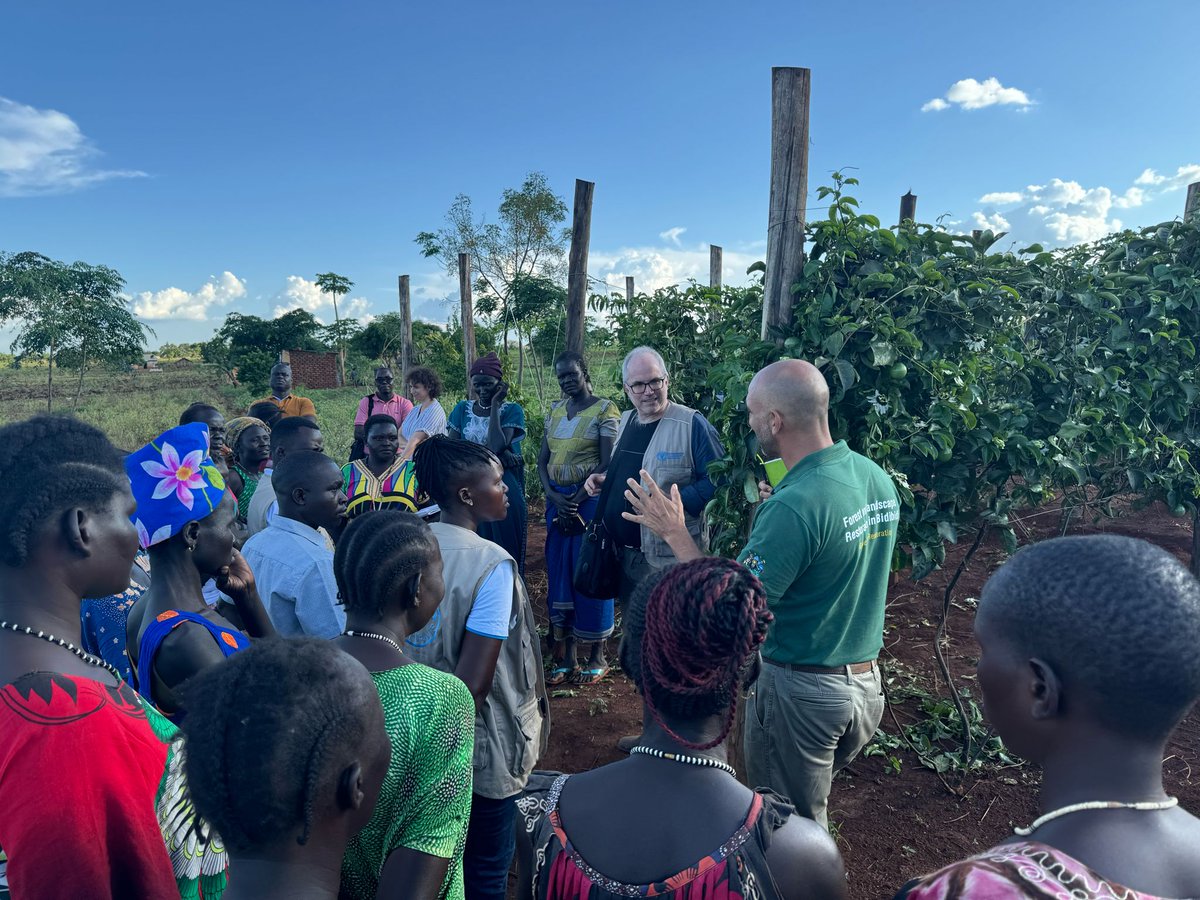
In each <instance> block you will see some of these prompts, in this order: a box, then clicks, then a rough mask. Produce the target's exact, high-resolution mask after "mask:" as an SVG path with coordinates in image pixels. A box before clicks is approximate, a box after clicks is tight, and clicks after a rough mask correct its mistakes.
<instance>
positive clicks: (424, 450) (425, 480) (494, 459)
mask: <svg viewBox="0 0 1200 900" xmlns="http://www.w3.org/2000/svg"><path fill="white" fill-rule="evenodd" d="M413 462H414V464H415V474H416V476H417V484H419V485H420V486H421V489H422V490H424V491H425V492H426V493H427V494H429V496H430V497H432V498H433V502H434V503H436V504H438V506H449V505H450V501H451V499H452V498H453V497H454V496H455V494H457V493H458V491H459V489H460V488H462V487H464V486H465V485H466V483H467V480H468V479H469V478H471V477H476V476H478V475H479V474H480V473H481V472H485V471H487V470H488V469H489V468H490V467H491V466H492V465H493V464H495V465H497V466H498V465H500V458H499V457H498V456H496V454H495V453H493V452H492V451H491V450H489V449H488V448H487V447H485V446H483V444H476V443H475V442H474V441H463V440H456V439H454V438H448V437H444V436H442V435H434V436H433V437H430V438H427V439H426V440H423V441H421V443H420V444H419V445H418V446H417V449H416V451H415V452H414V453H413Z"/></svg>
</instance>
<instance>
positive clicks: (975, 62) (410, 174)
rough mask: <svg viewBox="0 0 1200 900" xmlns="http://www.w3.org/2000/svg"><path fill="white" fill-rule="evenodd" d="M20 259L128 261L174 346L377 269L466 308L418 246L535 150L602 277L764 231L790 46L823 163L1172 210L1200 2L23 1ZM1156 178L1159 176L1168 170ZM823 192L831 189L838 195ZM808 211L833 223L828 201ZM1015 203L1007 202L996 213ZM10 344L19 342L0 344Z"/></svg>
mask: <svg viewBox="0 0 1200 900" xmlns="http://www.w3.org/2000/svg"><path fill="white" fill-rule="evenodd" d="M4 28H5V31H6V32H7V36H6V39H5V52H4V54H3V55H2V56H0V250H9V251H17V250H26V249H31V250H38V251H41V252H43V253H46V254H48V255H50V256H53V257H56V258H60V259H66V260H75V259H83V260H86V261H88V262H92V263H104V264H107V265H111V266H113V267H115V268H116V269H117V270H119V271H120V272H121V273H122V274H123V275H124V276H125V278H126V280H127V282H128V291H129V293H130V295H131V297H132V298H133V303H134V306H135V308H136V309H138V310H139V311H141V312H142V313H144V317H145V318H146V319H147V321H149V323H150V324H151V325H152V326H153V327H154V328H155V329H156V331H157V333H158V340H159V342H162V341H178V340H202V339H205V338H207V337H208V336H210V335H211V333H212V331H213V330H214V329H215V328H216V327H217V326H218V325H219V324H220V321H221V319H222V317H223V316H224V315H225V314H226V313H227V312H229V311H231V310H235V309H236V310H239V311H242V312H246V313H253V314H257V315H263V316H270V315H272V314H274V313H275V311H276V310H282V309H285V308H289V307H294V306H297V305H300V306H304V307H305V308H309V309H311V310H312V311H313V312H314V313H315V314H316V315H317V316H318V317H320V318H323V319H331V318H332V314H331V309H330V307H329V306H328V305H327V304H326V303H325V302H324V299H323V298H321V297H320V296H318V295H317V294H316V292H315V290H314V288H313V286H312V284H311V279H312V278H313V276H314V274H315V273H317V272H324V271H335V272H339V273H342V274H345V275H347V276H348V277H350V278H351V279H352V280H353V281H354V282H355V283H356V286H355V288H354V290H353V291H352V292H351V294H350V296H349V298H348V306H349V307H350V310H351V314H356V315H370V314H380V313H382V312H387V311H390V310H393V309H395V308H396V276H397V275H398V274H401V273H407V274H410V275H411V276H412V279H413V287H414V305H415V311H416V314H417V315H418V316H421V317H425V318H430V319H434V320H444V318H445V316H446V313H447V311H448V307H447V305H446V304H445V302H444V301H445V298H447V297H450V298H456V297H457V287H456V284H455V283H454V282H453V281H452V280H451V279H448V278H446V277H445V275H444V274H443V273H442V272H441V270H440V268H439V267H438V265H437V264H436V263H434V262H433V261H431V260H426V259H423V258H422V257H421V256H420V254H419V252H418V250H417V247H416V245H415V244H414V243H413V237H414V236H415V235H416V233H417V232H419V231H422V230H426V229H430V230H432V229H434V228H436V227H437V226H438V225H439V224H440V223H441V220H442V217H443V215H444V213H445V211H446V209H447V207H448V206H449V205H450V203H451V202H452V200H453V199H454V196H455V195H456V194H458V193H460V192H462V193H467V194H469V195H470V196H471V197H472V198H473V199H474V201H475V204H476V209H477V210H479V211H494V209H495V207H496V204H497V202H498V200H499V196H500V193H501V191H502V190H503V189H504V188H506V187H515V186H519V185H520V183H521V181H522V180H523V178H524V176H525V174H526V173H527V172H530V171H534V170H537V171H543V172H545V173H546V175H547V176H548V178H549V180H550V183H551V185H552V186H553V187H554V188H555V189H556V190H557V191H558V192H559V193H560V194H561V195H562V196H563V197H564V198H566V200H567V202H568V204H569V203H570V201H571V197H572V194H573V190H574V179H575V178H577V177H578V178H585V179H587V180H590V181H595V182H596V190H595V205H594V211H593V219H592V243H591V265H590V274H591V275H592V276H593V277H595V278H600V279H606V278H608V279H611V280H612V283H613V284H614V285H615V284H623V276H624V275H626V274H632V275H634V276H635V277H636V278H637V279H638V285H639V287H647V288H648V287H654V286H658V285H661V284H665V283H671V282H675V281H680V280H684V279H686V278H687V277H689V276H692V277H698V278H707V271H708V250H707V245H708V243H709V242H710V241H711V242H713V243H718V244H721V245H723V246H724V248H725V261H726V270H727V271H726V278H727V280H730V281H739V280H742V279H743V278H744V276H743V274H742V273H744V270H745V267H746V265H747V264H749V263H750V262H752V261H754V260H755V259H758V258H761V257H762V256H763V255H764V254H765V233H766V220H767V188H768V175H769V149H770V148H769V143H770V70H771V66H778V65H798V66H807V67H809V68H811V69H812V70H813V95H812V117H811V139H812V144H811V149H810V157H809V166H810V175H809V186H810V190H811V191H813V192H814V198H815V189H816V188H817V186H819V185H820V184H823V183H826V182H827V180H828V173H829V172H830V171H832V170H834V169H837V168H845V167H856V171H855V172H854V174H855V175H856V176H857V177H858V178H860V179H861V181H862V184H861V186H860V187H859V188H857V189H856V193H857V196H858V197H859V199H860V201H861V203H862V208H863V209H864V210H869V211H872V212H875V213H876V214H878V215H879V216H880V217H881V218H882V219H883V220H884V221H885V222H889V221H894V217H895V215H896V211H897V208H898V198H899V196H900V195H901V194H902V193H904V192H905V191H906V190H908V189H909V188H911V189H912V190H913V191H914V192H915V193H916V194H917V195H918V196H919V201H918V218H920V219H922V220H923V221H932V220H934V219H935V218H937V217H938V216H940V215H942V214H945V215H946V217H947V219H946V220H947V221H948V222H957V223H959V224H958V225H957V226H955V227H959V228H962V229H964V230H966V229H970V228H972V227H979V224H980V223H981V222H984V221H986V222H987V223H989V224H990V225H994V226H1000V227H1006V225H1007V227H1008V229H1009V230H1010V231H1011V232H1012V236H1013V239H1014V240H1015V241H1017V242H1018V243H1020V244H1021V245H1024V244H1026V243H1029V242H1032V241H1035V240H1036V241H1042V242H1045V243H1047V244H1050V245H1061V244H1065V243H1074V242H1076V241H1078V240H1082V239H1090V238H1094V237H1098V236H1100V235H1102V234H1104V233H1106V232H1107V231H1110V230H1112V229H1113V228H1114V227H1116V225H1117V223H1118V222H1119V223H1120V224H1121V225H1125V226H1133V227H1137V226H1142V225H1147V224H1151V223H1154V222H1158V221H1160V220H1163V219H1168V218H1172V217H1175V216H1177V215H1179V214H1180V213H1181V212H1182V207H1183V201H1184V189H1185V185H1186V183H1188V182H1191V181H1197V180H1200V115H1197V112H1198V111H1200V100H1198V99H1197V97H1198V95H1197V88H1196V86H1197V85H1198V84H1200V54H1197V52H1196V49H1195V35H1196V33H1197V30H1198V28H1200V4H1197V3H1195V2H1192V0H1170V2H1165V0H1164V2H1155V0H1146V2H1144V3H1141V4H1137V5H1136V7H1135V5H1133V4H1129V3H1127V2H1115V0H1092V2H1087V3H1084V2H1082V0H1078V2H1049V3H1047V2H1040V3H1025V2H1007V3H1005V2H1002V3H998V4H969V3H962V2H938V0H929V2H904V0H900V2H892V3H886V4H885V3H861V2H860V3H855V4H831V3H813V2H800V0H793V2H788V3H772V4H766V3H755V2H743V3H740V4H733V3H723V4H718V3H710V2H703V0H691V2H687V3H682V2H665V0H664V2H650V3H647V2H644V0H643V2H640V3H632V2H622V0H609V2H604V3H597V2H574V3H563V2H559V3H543V2H527V3H507V4H504V3H480V2H460V3H457V4H453V5H450V4H447V5H444V6H443V5H441V4H428V3H426V4H412V3H395V2H391V3H356V4H337V5H334V4H327V3H316V2H304V0H299V2H293V3H288V4H283V3H273V4H265V3H264V4H253V3H238V4H233V3H224V2H211V3H208V4H204V5H202V6H201V7H192V8H189V9H188V10H186V11H185V10H184V9H183V8H182V7H179V6H178V5H176V4H161V3H160V4H149V3H141V2H127V3H124V4H119V5H118V6H116V7H114V6H113V5H111V4H108V5H98V4H91V3H86V4H85V3H82V2H63V3H54V4H35V3H27V4H10V5H8V7H7V8H6V10H5V14H4ZM1147 170H1149V171H1147ZM813 202H814V205H815V199H814V201H813ZM811 214H814V215H815V214H819V211H817V210H815V209H814V210H813V212H812V213H811ZM997 216H998V217H999V218H996V217H997ZM6 343H7V341H2V340H0V344H6Z"/></svg>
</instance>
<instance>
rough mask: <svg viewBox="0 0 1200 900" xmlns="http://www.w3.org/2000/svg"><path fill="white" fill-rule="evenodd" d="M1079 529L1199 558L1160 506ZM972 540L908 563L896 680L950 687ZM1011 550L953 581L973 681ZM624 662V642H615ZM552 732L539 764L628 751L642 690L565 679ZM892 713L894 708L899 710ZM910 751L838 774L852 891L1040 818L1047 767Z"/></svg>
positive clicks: (964, 660)
mask: <svg viewBox="0 0 1200 900" xmlns="http://www.w3.org/2000/svg"><path fill="white" fill-rule="evenodd" d="M1076 522H1077V523H1078V524H1076V525H1074V526H1072V527H1071V529H1070V533H1071V534H1094V533H1101V532H1105V533H1113V534H1126V535H1132V536H1134V537H1141V538H1144V539H1146V540H1149V541H1152V542H1153V543H1155V544H1158V545H1159V546H1162V547H1164V548H1166V549H1167V550H1169V551H1170V552H1172V553H1174V554H1175V555H1176V556H1177V557H1178V558H1179V559H1180V560H1181V561H1182V562H1184V563H1187V562H1188V561H1189V554H1190V552H1191V539H1192V537H1191V525H1190V523H1189V522H1188V521H1187V520H1186V519H1176V518H1172V517H1171V516H1170V515H1169V514H1168V513H1167V511H1166V510H1165V508H1164V507H1162V506H1161V505H1154V506H1151V507H1148V508H1146V509H1144V510H1141V511H1138V512H1134V511H1126V513H1125V514H1124V515H1122V516H1120V517H1118V518H1114V519H1100V520H1099V521H1096V522H1093V521H1091V520H1090V519H1087V518H1084V519H1082V520H1080V519H1077V520H1076ZM543 523H544V518H543V516H542V515H541V514H540V512H539V511H537V510H535V509H534V508H531V509H530V529H529V558H528V565H527V569H528V571H529V573H530V576H529V581H530V593H531V594H532V595H533V597H534V602H535V605H536V607H537V609H538V615H539V618H540V620H541V621H542V623H543V624H545V623H546V622H547V619H546V615H545V596H546V593H545V569H544V565H543V543H544V541H545V529H544V525H543ZM1060 526H1061V517H1060V516H1059V515H1058V514H1057V512H1056V511H1053V510H1052V511H1050V513H1049V514H1047V513H1046V512H1045V510H1042V511H1039V514H1038V515H1036V516H1031V517H1029V518H1028V519H1026V520H1025V522H1024V523H1023V524H1022V527H1021V528H1019V529H1018V534H1019V536H1020V540H1021V543H1022V544H1025V543H1031V542H1033V541H1036V540H1042V539H1045V538H1049V537H1054V536H1057V534H1058V533H1059V529H1060ZM966 550H967V545H966V543H960V544H959V545H958V546H956V547H954V548H952V549H951V551H950V552H948V553H947V559H946V565H945V567H944V568H943V569H942V570H941V571H938V572H935V573H933V574H932V575H931V576H929V577H928V578H926V579H925V580H924V581H921V582H916V583H914V582H913V581H911V580H910V579H909V578H908V577H907V575H906V574H905V573H901V574H900V576H899V577H898V578H897V579H896V580H895V582H894V584H893V585H892V588H891V590H890V591H889V595H888V614H887V626H886V631H885V638H884V651H883V654H882V655H881V662H882V663H883V666H884V670H885V674H886V675H891V676H893V677H894V678H895V679H896V681H895V683H896V684H900V683H904V684H915V685H919V686H920V687H921V689H922V690H924V691H926V692H927V693H929V694H932V695H935V696H948V695H949V692H948V690H947V688H946V685H945V683H944V680H943V678H942V676H941V673H940V672H939V671H938V668H937V664H936V662H935V659H934V653H933V642H934V635H935V631H936V628H937V621H938V618H939V615H940V610H941V604H942V596H943V593H944V591H945V588H946V585H947V584H948V582H949V580H950V578H951V577H952V576H953V574H954V571H955V569H956V568H957V567H958V563H959V561H960V560H961V559H962V557H963V555H964V554H965V552H966ZM1004 559H1005V554H1004V551H1003V549H1002V548H1001V546H1000V543H999V541H998V540H996V539H988V540H986V541H985V542H984V543H983V545H982V546H981V547H980V549H979V551H978V552H977V553H976V554H975V557H974V559H972V561H971V564H970V566H969V568H968V569H967V570H966V571H965V572H964V574H963V575H962V577H961V578H960V580H959V582H958V585H957V586H956V588H955V592H954V597H955V603H954V606H953V608H952V611H951V614H950V620H949V630H948V646H947V655H948V658H949V662H950V667H951V671H952V673H953V675H954V678H955V682H956V685H957V686H958V687H959V688H962V687H964V686H966V687H971V688H972V690H973V692H974V693H975V694H976V696H977V691H974V677H973V676H974V673H975V663H976V660H977V657H978V652H979V651H978V646H977V645H976V643H975V640H974V637H973V634H972V630H971V623H972V619H973V616H974V610H973V608H972V605H971V604H970V603H969V602H965V601H967V600H968V598H975V597H978V596H979V592H980V589H981V587H982V585H983V583H984V581H985V580H986V579H987V576H988V574H989V573H991V572H992V571H993V570H994V569H995V568H996V567H997V566H999V565H1000V564H1001V563H1002V562H1003V561H1004ZM610 651H611V652H610V654H609V656H610V659H611V661H613V662H614V663H615V656H616V652H615V651H616V648H615V645H614V646H612V647H611V648H610ZM551 709H552V715H553V730H552V733H551V738H550V749H549V751H548V752H547V754H546V756H545V757H544V758H543V759H542V760H541V762H540V763H539V768H541V769H547V770H558V771H563V772H580V771H584V770H586V769H590V768H594V767H596V766H600V765H604V764H606V763H609V762H613V761H614V760H616V759H618V758H620V756H621V754H620V752H619V751H618V750H617V749H616V740H617V738H618V737H620V736H621V735H624V734H634V733H637V732H638V731H640V728H641V700H640V698H639V697H638V695H637V693H636V692H635V691H634V689H633V686H632V684H631V683H630V682H629V681H628V679H626V678H625V677H624V675H622V674H621V673H620V672H619V671H617V670H616V669H615V668H614V671H613V673H611V674H610V675H609V676H608V677H607V678H606V679H605V680H604V681H603V682H601V683H600V684H597V685H588V686H564V688H562V689H558V690H557V691H555V693H554V695H553V696H552V699H551ZM921 715H922V713H921V711H920V709H919V700H918V699H916V698H912V697H909V698H907V699H904V700H903V701H900V702H896V703H894V704H892V706H891V707H890V708H889V711H888V712H886V713H885V714H884V719H883V722H882V724H881V727H882V728H883V730H885V731H887V732H888V733H889V734H893V735H894V734H897V733H898V731H899V728H898V726H897V723H901V724H903V723H908V722H913V721H915V720H917V719H918V718H920V717H921ZM893 716H894V718H893ZM889 755H894V756H896V757H897V758H898V759H899V761H900V771H899V772H898V773H897V772H895V771H893V767H892V766H891V765H890V763H889V761H888V759H887V758H886V757H880V756H874V757H869V758H868V757H860V758H859V759H857V760H855V762H854V763H853V764H852V765H851V766H850V767H849V768H848V769H846V770H845V771H843V772H842V773H841V774H840V775H839V776H838V777H837V778H836V779H835V781H834V786H833V792H832V794H831V796H830V820H831V824H832V829H833V831H834V833H835V837H836V839H837V842H838V846H839V847H840V849H841V852H842V856H843V858H844V859H845V862H846V867H847V869H848V871H849V872H850V896H851V897H852V898H854V900H865V898H875V897H890V896H892V894H893V893H894V892H895V891H896V890H897V889H898V888H899V887H900V886H901V885H903V884H904V883H905V882H906V881H907V880H908V879H910V878H912V877H914V876H916V875H920V874H922V873H924V872H928V871H931V870H933V869H936V868H938V867H939V866H942V865H945V864H946V863H948V862H952V861H953V860H955V859H959V858H961V857H963V856H967V855H970V854H972V853H977V852H979V851H981V850H984V849H986V848H987V847H989V846H991V845H993V844H995V843H998V842H999V841H1000V840H1002V839H1003V838H1005V837H1006V836H1008V835H1009V834H1011V830H1012V828H1013V826H1014V825H1022V824H1028V823H1029V822H1030V821H1032V820H1033V819H1034V818H1036V816H1037V792H1038V784H1039V782H1040V772H1039V771H1038V770H1037V769H1036V768H1035V767H1033V766H1030V765H1021V766H1017V767H1010V768H998V767H992V768H991V769H989V770H988V771H987V772H985V773H984V774H982V775H979V776H972V777H968V778H967V779H965V780H964V781H963V782H962V783H961V785H959V784H956V780H955V779H950V782H951V785H952V786H954V787H956V788H958V792H959V793H957V794H956V793H952V792H951V791H949V790H947V788H946V786H945V785H944V784H943V783H942V781H941V780H939V778H938V776H937V774H936V773H935V772H933V771H932V770H931V769H929V768H926V767H924V766H922V765H921V762H920V761H919V760H918V758H917V757H916V755H915V754H914V753H912V752H911V751H910V750H908V749H907V748H901V749H899V750H896V751H889ZM1164 772H1165V775H1166V787H1167V792H1168V793H1169V794H1173V795H1176V796H1178V797H1179V800H1180V803H1181V804H1182V805H1183V806H1185V807H1187V808H1189V809H1191V810H1198V809H1200V714H1197V713H1195V712H1193V714H1192V715H1191V716H1190V717H1189V718H1188V719H1187V720H1186V721H1185V722H1184V723H1183V725H1182V726H1181V727H1180V728H1179V730H1178V731H1177V732H1176V734H1175V736H1174V739H1173V740H1172V742H1171V744H1170V746H1169V747H1168V750H1167V758H1166V761H1165V763H1164Z"/></svg>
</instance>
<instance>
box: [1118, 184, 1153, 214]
mask: <svg viewBox="0 0 1200 900" xmlns="http://www.w3.org/2000/svg"><path fill="white" fill-rule="evenodd" d="M1145 202H1146V192H1145V191H1144V190H1142V189H1141V188H1140V187H1131V188H1129V189H1128V190H1126V191H1125V193H1124V194H1122V195H1121V196H1119V197H1113V206H1116V207H1118V208H1119V209H1132V208H1133V207H1135V206H1141V205H1142V204H1143V203H1145Z"/></svg>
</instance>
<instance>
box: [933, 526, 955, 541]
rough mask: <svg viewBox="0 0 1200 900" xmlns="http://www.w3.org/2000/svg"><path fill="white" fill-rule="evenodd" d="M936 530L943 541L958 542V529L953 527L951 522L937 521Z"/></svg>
mask: <svg viewBox="0 0 1200 900" xmlns="http://www.w3.org/2000/svg"><path fill="white" fill-rule="evenodd" d="M937 532H938V534H939V535H941V537H942V540H943V541H949V542H950V543H951V544H957V543H958V529H957V528H955V527H954V523H953V522H938V525H937Z"/></svg>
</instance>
